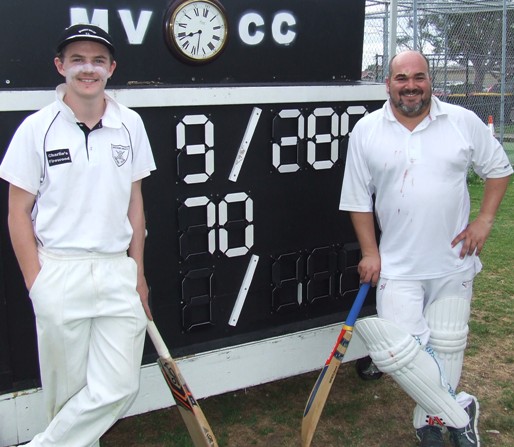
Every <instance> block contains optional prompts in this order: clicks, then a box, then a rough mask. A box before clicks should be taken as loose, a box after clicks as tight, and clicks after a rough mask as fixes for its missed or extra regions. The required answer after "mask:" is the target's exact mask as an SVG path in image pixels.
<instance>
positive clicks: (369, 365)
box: [355, 357, 383, 380]
mask: <svg viewBox="0 0 514 447" xmlns="http://www.w3.org/2000/svg"><path fill="white" fill-rule="evenodd" d="M355 369H356V370H357V374H358V375H359V377H360V378H361V379H362V380H378V379H380V377H382V375H383V373H382V371H380V370H379V369H378V368H377V367H376V366H375V364H374V363H373V361H372V360H371V357H364V358H361V359H358V360H357V362H355Z"/></svg>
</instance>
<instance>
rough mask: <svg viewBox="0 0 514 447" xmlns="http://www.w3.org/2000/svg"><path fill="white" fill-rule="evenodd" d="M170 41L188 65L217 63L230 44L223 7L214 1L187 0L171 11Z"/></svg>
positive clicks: (168, 25)
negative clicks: (191, 63) (215, 61)
mask: <svg viewBox="0 0 514 447" xmlns="http://www.w3.org/2000/svg"><path fill="white" fill-rule="evenodd" d="M165 33H166V38H167V41H168V43H169V45H170V48H171V49H172V51H173V52H174V53H175V54H176V55H177V56H179V57H180V58H181V59H183V60H186V61H188V62H194V63H204V62H209V61H211V60H213V59H214V58H215V57H217V56H218V55H219V54H220V53H221V51H222V50H223V49H224V47H225V45H226V43H227V19H226V16H225V12H224V10H223V7H222V6H221V5H220V4H218V3H216V2H214V1H212V0H187V1H185V2H179V3H175V4H173V5H172V6H171V8H170V10H169V15H168V19H167V23H166V29H165Z"/></svg>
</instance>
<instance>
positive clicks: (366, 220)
mask: <svg viewBox="0 0 514 447" xmlns="http://www.w3.org/2000/svg"><path fill="white" fill-rule="evenodd" d="M350 218H351V220H352V224H353V228H354V229H355V234H356V235H357V239H358V241H359V245H360V248H361V252H362V259H361V261H360V262H359V267H358V272H359V275H360V280H361V282H363V283H364V282H371V284H372V285H373V286H376V284H377V282H378V278H379V276H380V267H381V262H380V254H379V251H378V245H377V240H376V235H375V222H374V219H373V213H371V212H367V213H362V212H356V211H350Z"/></svg>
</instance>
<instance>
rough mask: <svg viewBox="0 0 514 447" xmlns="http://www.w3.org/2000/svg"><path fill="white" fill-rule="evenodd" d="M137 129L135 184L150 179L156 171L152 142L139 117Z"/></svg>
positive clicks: (134, 166) (134, 168) (133, 179)
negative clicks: (146, 178) (151, 174)
mask: <svg viewBox="0 0 514 447" xmlns="http://www.w3.org/2000/svg"><path fill="white" fill-rule="evenodd" d="M136 128H137V131H136V140H135V142H134V164H133V171H132V181H133V182H137V181H138V180H141V179H143V178H145V177H148V176H149V175H150V173H151V171H154V170H155V169H156V166H155V161H154V158H153V154H152V148H151V146H150V141H149V139H148V135H147V133H146V129H145V126H144V123H143V120H142V119H141V117H140V116H139V115H137V117H136Z"/></svg>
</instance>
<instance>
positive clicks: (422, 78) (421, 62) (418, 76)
mask: <svg viewBox="0 0 514 447" xmlns="http://www.w3.org/2000/svg"><path fill="white" fill-rule="evenodd" d="M386 89H387V92H388V94H389V100H388V101H387V102H386V103H385V104H384V106H383V108H382V109H381V110H378V111H376V112H373V113H371V114H369V115H367V116H366V117H364V118H362V119H361V120H360V121H359V122H358V123H357V124H356V126H355V127H354V129H353V131H352V135H351V138H350V142H349V148H348V159H347V163H346V168H345V175H344V180H343V187H342V192H341V201H340V209H342V210H347V211H349V212H350V215H351V219H352V223H353V225H354V228H355V231H356V234H357V238H358V240H359V243H360V246H361V250H362V259H361V261H360V263H359V267H358V269H359V274H360V279H361V281H363V282H372V283H373V284H376V285H377V313H378V317H379V318H370V319H364V320H362V322H359V323H358V324H357V325H356V330H357V331H358V332H359V334H360V335H362V337H363V339H364V340H365V342H366V344H367V347H368V349H369V352H370V356H371V358H372V359H373V362H374V363H375V365H376V366H377V367H378V368H379V369H380V370H381V371H382V372H387V373H390V374H391V376H392V377H393V379H394V380H396V381H397V382H398V383H399V385H400V386H401V387H402V388H403V389H404V390H405V391H406V392H407V393H408V394H409V395H410V396H411V397H412V398H413V399H414V400H415V401H416V402H417V404H418V405H417V406H416V408H415V410H414V418H413V419H414V427H415V429H416V434H417V436H418V438H419V439H420V441H421V446H422V447H443V445H444V443H443V431H442V428H443V427H447V428H448V431H449V432H450V439H451V441H452V443H453V445H454V446H457V447H458V446H461V447H463V446H466V447H467V446H473V447H477V446H479V444H480V441H479V436H478V432H477V418H478V401H477V399H476V398H475V397H474V396H471V395H469V394H467V393H464V392H461V393H459V394H456V390H457V386H458V383H459V380H460V376H461V370H462V364H463V358H464V349H465V346H466V339H467V331H468V319H469V314H470V302H471V296H472V284H473V278H474V276H475V275H476V274H477V273H478V272H479V271H480V269H481V264H480V261H479V259H478V255H479V254H480V252H481V250H482V248H483V246H484V243H485V241H486V239H487V237H488V236H489V232H490V231H491V227H492V225H493V221H494V217H495V214H496V211H497V209H498V206H499V205H500V202H501V200H502V198H503V196H504V194H505V190H506V188H507V185H508V182H509V176H510V175H511V174H512V172H513V171H512V167H511V164H510V163H509V160H508V158H507V156H506V154H505V151H504V150H503V148H502V147H501V146H500V144H499V143H498V142H497V141H496V140H495V139H494V137H493V136H492V135H491V133H490V131H489V129H488V128H487V126H486V125H485V124H484V123H482V121H481V120H480V119H479V118H478V117H477V116H476V115H475V114H474V113H472V112H470V111H468V110H466V109H463V108H461V107H458V106H455V105H450V104H446V103H442V102H440V101H439V100H438V99H437V98H436V97H434V96H432V86H431V80H430V76H429V67H428V62H427V60H426V58H425V57H424V56H423V55H421V54H420V53H418V52H415V51H406V52H403V53H400V54H398V55H397V56H395V57H394V58H393V59H392V60H391V62H390V73H389V77H388V79H387V81H386ZM469 168H473V169H474V170H475V172H477V173H478V175H480V177H482V178H483V179H485V191H484V197H483V200H482V206H481V209H480V213H479V215H478V216H477V218H476V219H475V220H474V221H472V222H469V211H470V201H469V194H468V190H467V184H466V177H467V174H468V171H469ZM374 213H375V215H376V218H377V221H378V224H379V226H380V229H381V235H380V244H379V245H378V244H377V242H376V240H377V239H376V235H375V230H374V220H373V214H374Z"/></svg>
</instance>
